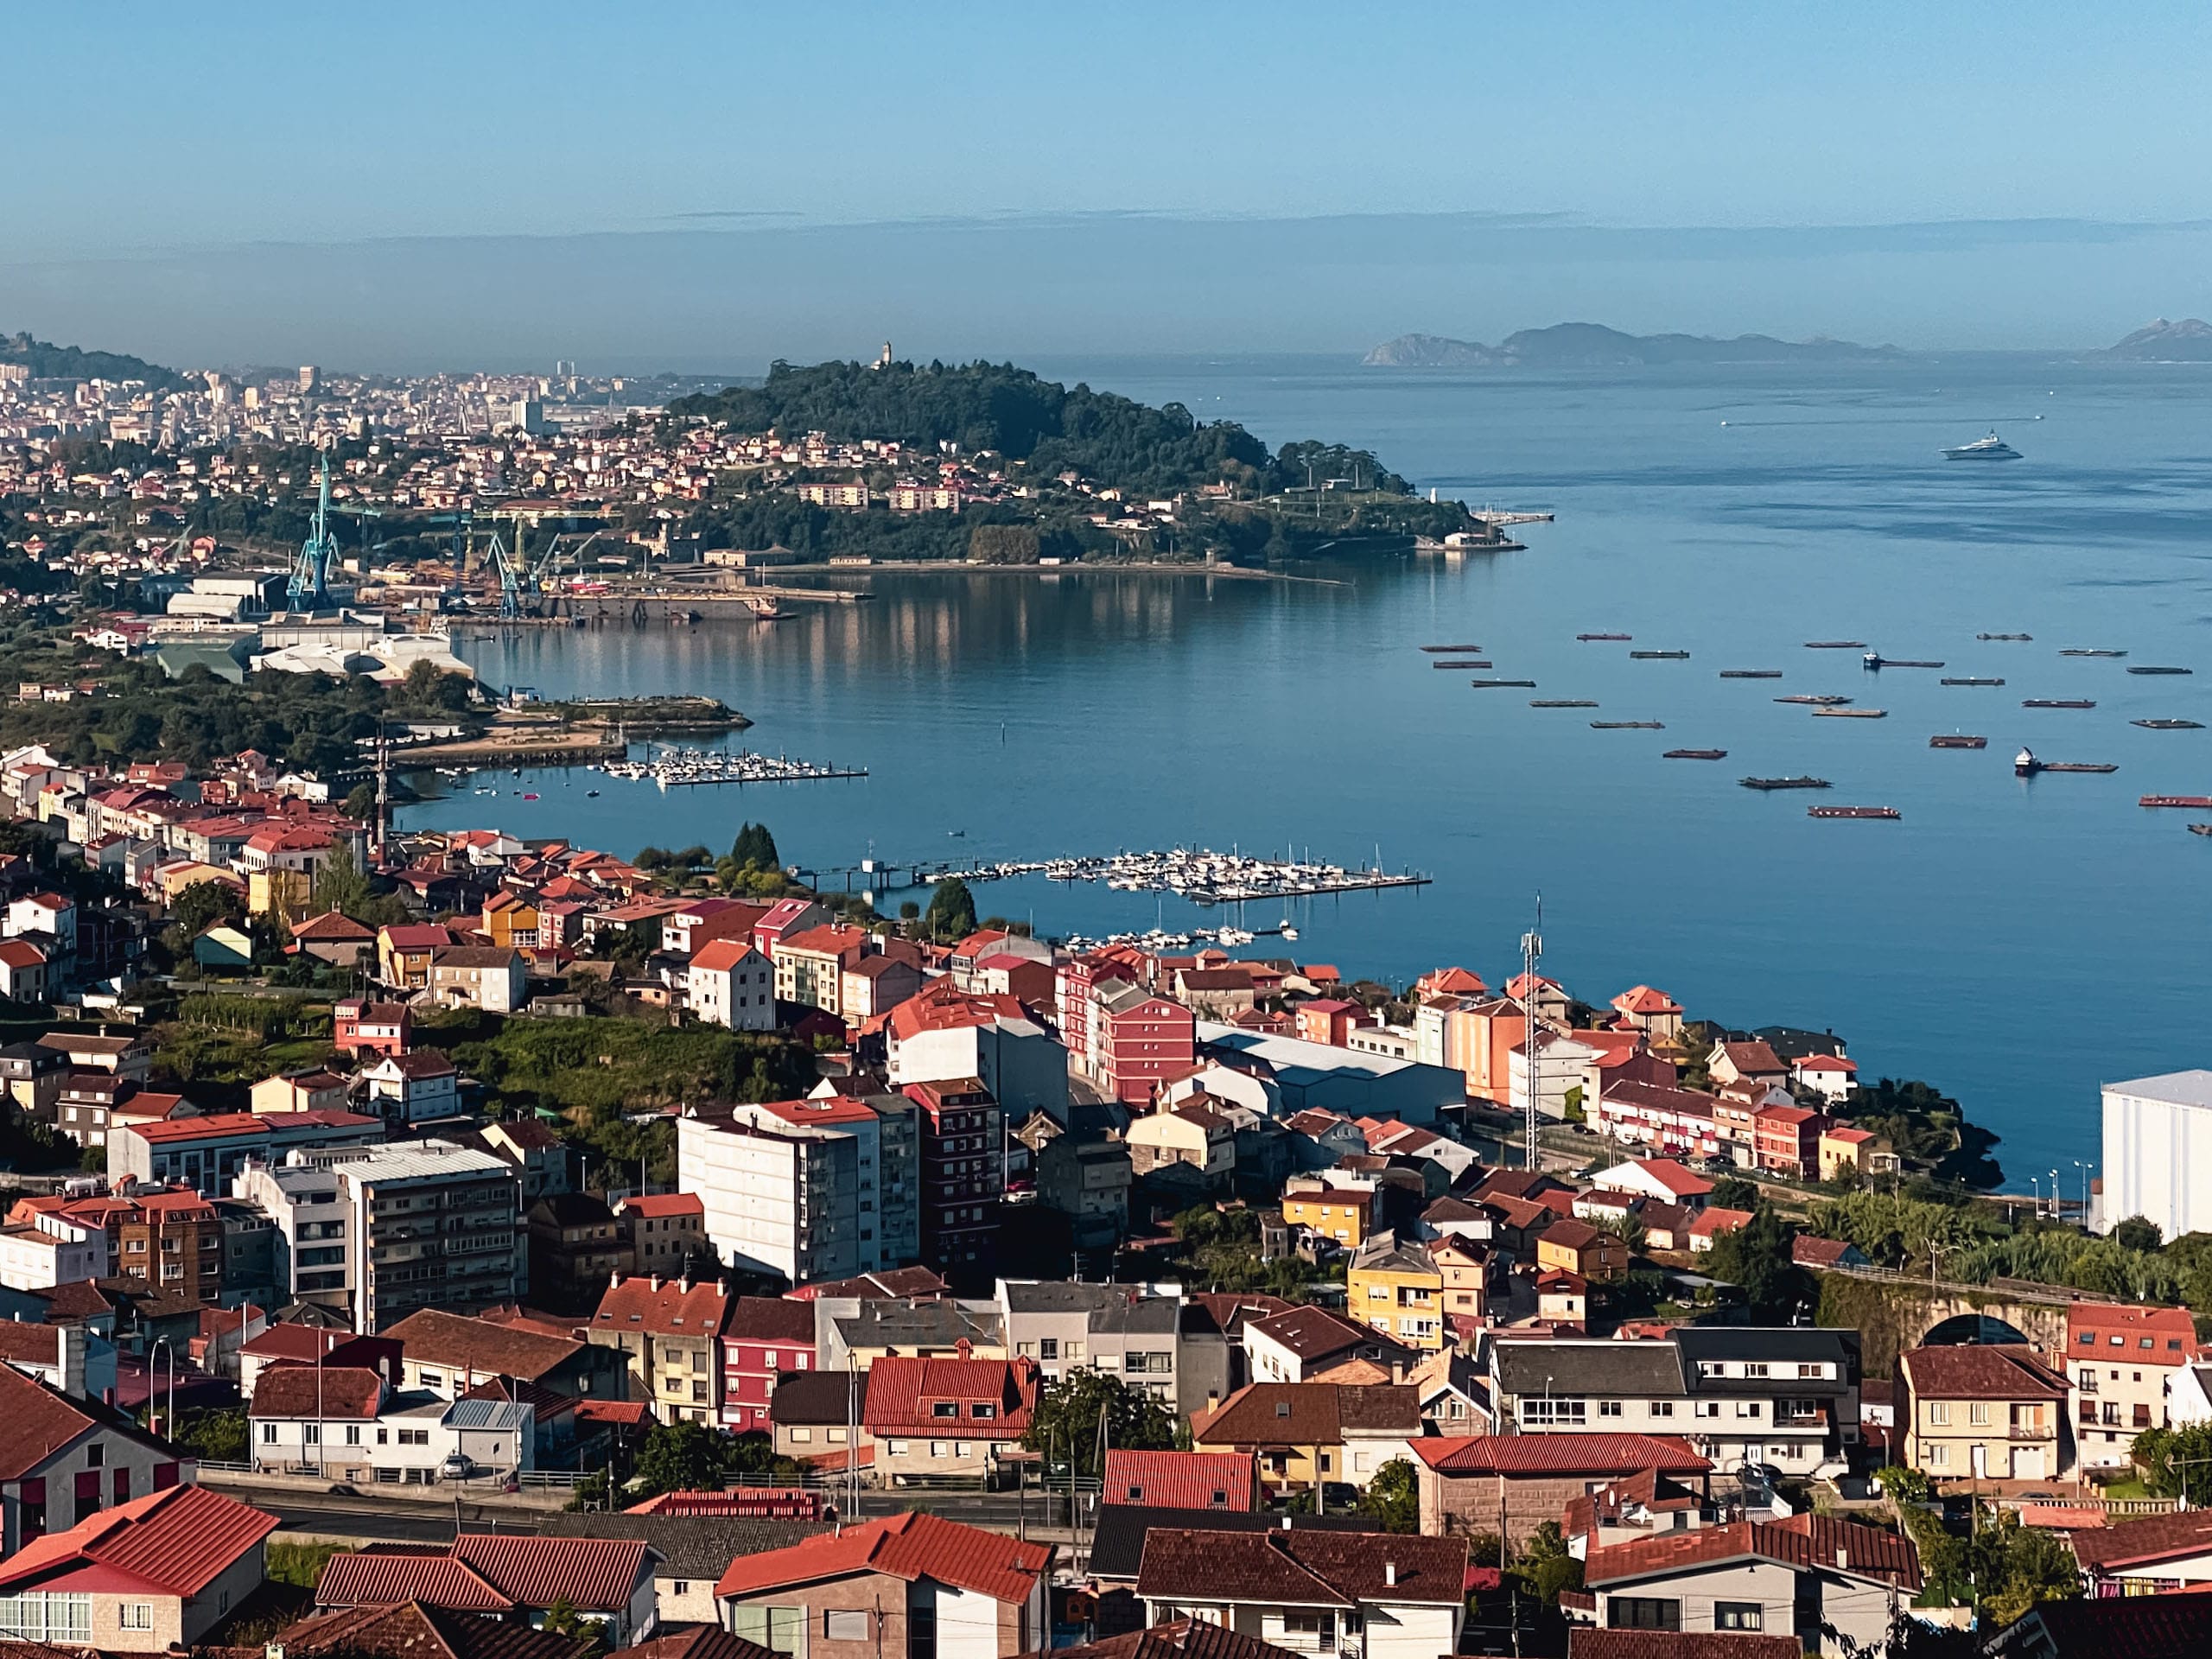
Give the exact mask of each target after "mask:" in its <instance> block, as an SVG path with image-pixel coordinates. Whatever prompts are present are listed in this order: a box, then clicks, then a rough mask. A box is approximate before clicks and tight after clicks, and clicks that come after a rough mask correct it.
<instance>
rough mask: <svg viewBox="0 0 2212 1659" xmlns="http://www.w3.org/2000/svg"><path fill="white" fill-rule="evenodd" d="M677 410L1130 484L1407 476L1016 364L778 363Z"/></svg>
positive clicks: (744, 428)
mask: <svg viewBox="0 0 2212 1659" xmlns="http://www.w3.org/2000/svg"><path fill="white" fill-rule="evenodd" d="M669 412H670V413H671V415H674V416H678V417H680V418H681V417H693V416H697V417H703V418H706V419H709V420H714V421H721V422H726V423H728V425H729V426H730V427H731V428H732V429H734V430H736V431H741V432H766V431H771V430H773V431H779V432H785V433H791V434H797V433H803V432H822V433H826V434H827V435H829V436H830V437H833V438H839V439H859V438H895V439H897V440H899V442H901V443H906V444H910V445H918V446H922V447H925V448H934V447H935V446H936V445H938V444H939V443H944V442H951V443H957V444H958V445H959V446H960V447H961V448H962V450H963V452H967V453H974V452H976V451H981V450H995V451H996V452H997V453H999V454H1002V455H1005V456H1006V457H1007V458H1008V459H1009V460H1012V461H1025V462H1027V464H1028V465H1029V466H1030V467H1031V468H1033V470H1034V471H1036V472H1039V473H1042V474H1046V475H1050V474H1056V473H1058V472H1061V471H1064V470H1067V469H1070V468H1072V469H1073V470H1075V471H1077V472H1078V473H1080V474H1083V475H1084V477H1085V478H1088V479H1092V480H1098V481H1100V482H1103V483H1107V484H1111V485H1116V486H1122V487H1125V488H1129V489H1141V490H1173V489H1185V488H1189V487H1191V486H1195V485H1199V484H1210V483H1212V482H1214V481H1216V480H1220V479H1224V478H1226V479H1228V480H1230V481H1231V482H1233V483H1236V484H1238V485H1240V486H1244V487H1245V488H1247V489H1249V490H1251V491H1254V492H1257V493H1270V492H1273V491H1274V490H1278V489H1282V488H1286V487H1288V486H1293V485H1303V484H1305V483H1306V481H1307V462H1308V461H1309V460H1310V461H1313V465H1314V467H1315V469H1316V475H1317V476H1338V475H1342V476H1346V477H1350V476H1354V475H1355V474H1356V475H1357V477H1358V478H1359V480H1360V481H1361V482H1362V483H1363V484H1364V485H1366V486H1369V487H1370V488H1381V489H1384V490H1402V489H1403V488H1404V487H1405V480H1403V479H1401V478H1399V477H1397V476H1396V475H1395V474H1390V473H1388V472H1385V471H1383V468H1382V467H1381V466H1380V464H1379V463H1378V462H1377V461H1376V459H1375V457H1374V456H1373V455H1371V454H1366V453H1365V452H1364V451H1357V450H1349V449H1345V448H1343V447H1342V446H1341V445H1335V444H1318V443H1317V444H1296V445H1286V446H1285V447H1284V449H1283V452H1282V453H1281V454H1269V452H1268V446H1267V445H1266V444H1264V443H1262V442H1261V441H1260V440H1259V439H1258V438H1255V437H1254V436H1253V435H1251V434H1250V433H1249V432H1248V431H1246V430H1245V429H1243V427H1241V426H1239V425H1237V424H1236V423H1235V422H1233V421H1211V422H1201V421H1198V419H1196V418H1195V417H1194V416H1192V414H1191V411H1190V410H1187V409H1185V407H1184V406H1183V405H1182V404H1166V406H1165V407H1163V408H1159V409H1154V408H1152V407H1150V406H1149V405H1147V404H1140V403H1137V402H1135V401H1134V400H1133V399H1131V398H1128V397H1120V396H1118V395H1116V394H1115V393H1113V392H1103V391H1092V390H1091V389H1090V387H1089V386H1087V385H1076V386H1072V387H1070V386H1064V385H1059V384H1058V383H1057V382H1054V381H1051V380H1045V379H1041V378H1039V377H1038V376H1037V375H1035V374H1033V373H1032V372H1029V371H1028V370H1027V369H1019V368H1016V367H1014V365H1012V364H995V363H969V364H961V365H944V364H937V363H932V364H930V365H926V366H919V367H918V366H917V365H914V364H912V363H893V364H889V365H886V366H884V367H881V368H874V367H869V366H868V365H863V364H859V363H819V364H816V365H812V366H811V367H800V366H797V365H792V364H789V363H781V362H779V363H778V364H776V365H774V366H773V367H772V368H771V369H770V370H769V372H768V379H767V383H766V385H760V386H732V387H730V388H729V389H728V390H727V391H720V392H716V393H714V394H712V395H711V396H701V397H686V398H681V399H679V400H677V402H675V403H673V404H670V405H669Z"/></svg>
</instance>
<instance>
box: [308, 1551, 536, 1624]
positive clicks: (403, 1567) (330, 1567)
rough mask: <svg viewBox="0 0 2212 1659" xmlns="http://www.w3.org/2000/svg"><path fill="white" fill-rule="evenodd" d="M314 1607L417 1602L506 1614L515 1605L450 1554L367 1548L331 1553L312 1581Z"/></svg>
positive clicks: (449, 1609) (449, 1608)
mask: <svg viewBox="0 0 2212 1659" xmlns="http://www.w3.org/2000/svg"><path fill="white" fill-rule="evenodd" d="M397 1601H419V1602H421V1603H423V1605H425V1606H429V1607H442V1608H444V1609H446V1610H447V1611H451V1612H457V1613H508V1612H512V1611H514V1603H513V1601H512V1599H509V1598H508V1597H505V1596H503V1595H501V1594H500V1593H499V1592H498V1591H497V1590H495V1589H493V1587H492V1586H490V1585H489V1584H487V1583H486V1582H485V1581H484V1580H483V1579H482V1578H480V1576H478V1575H477V1574H476V1573H474V1572H473V1571H471V1570H470V1569H469V1568H468V1567H467V1566H466V1565H464V1564H463V1563H462V1562H460V1561H457V1560H454V1559H453V1557H452V1556H450V1555H426V1554H420V1553H417V1552H416V1551H413V1550H398V1551H394V1550H388V1549H383V1548H369V1549H364V1550H359V1551H356V1552H354V1553H353V1554H346V1555H334V1556H332V1557H331V1558H330V1560H329V1561H328V1562H327V1564H326V1565H325V1566H324V1567H323V1569H322V1576H321V1578H320V1579H319V1580H316V1582H315V1605H317V1606H318V1607H361V1606H385V1605H389V1604H391V1603H392V1602H397Z"/></svg>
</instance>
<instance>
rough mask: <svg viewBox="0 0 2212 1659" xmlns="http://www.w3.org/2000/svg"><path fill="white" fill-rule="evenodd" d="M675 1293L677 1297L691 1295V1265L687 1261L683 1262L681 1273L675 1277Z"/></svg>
mask: <svg viewBox="0 0 2212 1659" xmlns="http://www.w3.org/2000/svg"><path fill="white" fill-rule="evenodd" d="M676 1293H677V1295H679V1296H689V1295H690V1294H691V1263H690V1262H689V1261H686V1262H684V1264H683V1272H682V1273H681V1274H678V1275H677V1281H676Z"/></svg>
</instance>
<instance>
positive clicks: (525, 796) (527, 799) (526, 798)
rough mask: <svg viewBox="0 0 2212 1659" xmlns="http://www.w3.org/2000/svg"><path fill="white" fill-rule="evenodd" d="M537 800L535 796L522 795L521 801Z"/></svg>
mask: <svg viewBox="0 0 2212 1659" xmlns="http://www.w3.org/2000/svg"><path fill="white" fill-rule="evenodd" d="M523 799H524V800H525V801H534V800H536V799H537V796H535V795H524V797H523Z"/></svg>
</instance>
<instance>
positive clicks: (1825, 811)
mask: <svg viewBox="0 0 2212 1659" xmlns="http://www.w3.org/2000/svg"><path fill="white" fill-rule="evenodd" d="M1805 816H1806V817H1808V818H1901V817H1904V813H1902V812H1900V811H1898V810H1897V808H1895V807H1894V806H1808V807H1807V808H1806V809H1805Z"/></svg>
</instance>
